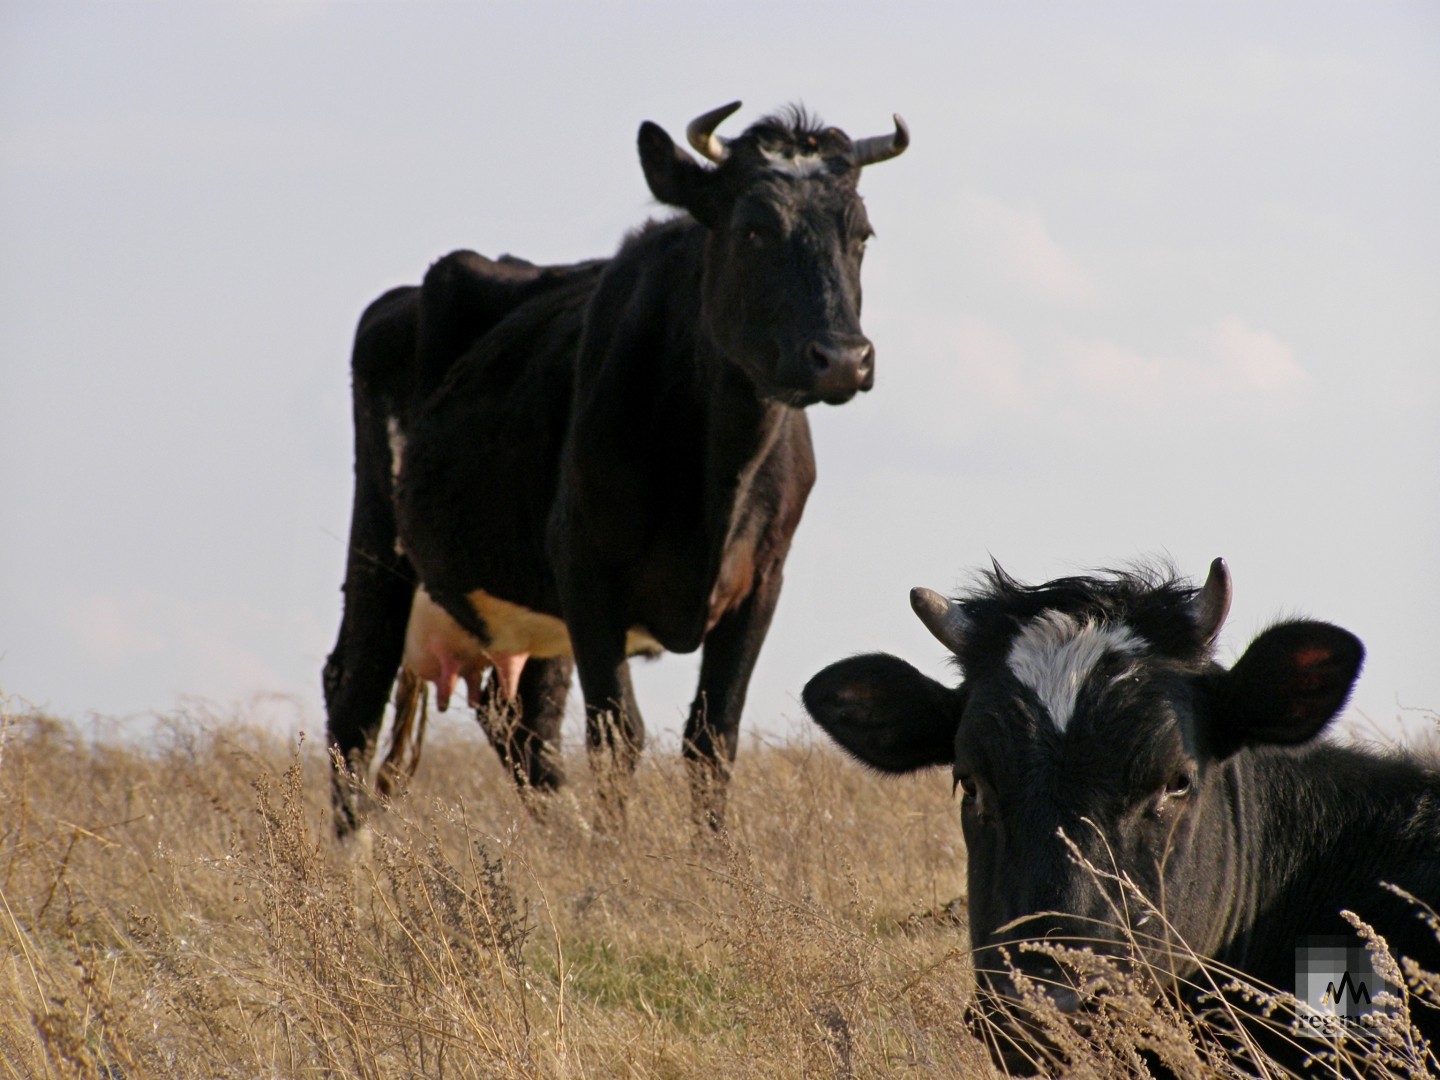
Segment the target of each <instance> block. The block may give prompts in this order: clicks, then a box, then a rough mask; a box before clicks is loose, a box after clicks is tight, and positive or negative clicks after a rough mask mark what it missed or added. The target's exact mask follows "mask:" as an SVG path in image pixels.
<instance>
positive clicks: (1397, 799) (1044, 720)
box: [804, 559, 1440, 1049]
mask: <svg viewBox="0 0 1440 1080" xmlns="http://www.w3.org/2000/svg"><path fill="white" fill-rule="evenodd" d="M911 603H912V605H913V606H914V608H915V611H916V613H917V614H918V615H919V616H920V618H921V619H922V620H923V621H924V623H925V625H926V626H927V627H928V628H929V629H930V630H931V631H932V632H933V633H934V634H935V636H936V637H938V638H939V639H940V641H941V642H942V643H943V644H944V645H945V646H946V648H948V649H950V650H951V651H952V652H953V653H954V655H955V661H956V663H957V664H958V666H959V669H960V671H961V672H962V674H963V681H962V682H961V683H960V685H959V686H957V687H954V688H951V687H948V686H945V685H942V684H941V683H939V682H936V681H935V680H933V679H931V678H929V677H928V676H926V675H923V674H921V673H920V672H919V671H917V670H916V669H915V668H913V667H911V666H910V665H909V664H907V663H905V662H904V661H902V660H900V659H897V658H896V657H894V656H889V655H883V654H873V655H868V656H857V657H854V658H852V659H849V660H842V661H840V662H839V663H836V664H833V665H831V666H830V667H828V668H826V669H825V670H824V671H822V672H820V673H819V674H818V675H816V676H815V677H814V678H813V679H811V680H810V682H809V684H808V685H807V686H806V687H805V690H804V701H805V706H806V708H807V709H808V710H809V711H810V714H811V715H812V716H813V717H814V718H815V719H816V721H818V722H819V724H820V725H821V726H822V727H823V728H824V729H825V730H826V731H827V732H828V733H829V734H830V735H831V737H832V738H834V739H835V741H836V742H838V743H839V744H840V745H841V746H842V747H844V748H845V749H846V750H847V751H849V752H850V753H851V754H853V755H854V756H855V757H857V758H859V759H860V760H861V761H862V762H864V763H866V764H868V765H871V766H873V767H874V768H877V769H880V770H882V771H885V772H897V773H903V772H909V771H912V770H915V769H920V768H923V767H926V766H938V765H944V766H949V767H950V769H951V770H952V771H953V774H954V778H955V784H956V786H957V787H958V788H959V789H960V790H961V792H962V793H963V794H962V801H961V810H960V817H961V823H962V826H963V829H964V833H965V843H966V848H967V851H968V866H967V872H968V879H969V913H970V936H971V943H972V946H973V948H974V951H975V966H976V970H977V972H979V973H980V983H981V988H982V991H988V993H989V995H991V1001H992V1004H993V1003H994V1002H995V1001H996V1000H998V1001H1000V1002H1001V1003H1002V1004H1004V1005H1005V1006H1007V1008H1005V1010H1004V1012H1005V1014H1008V1015H1009V1016H1011V1017H1013V1016H1014V1015H1015V1013H1016V1011H1017V1005H1016V1002H1017V999H1018V997H1019V996H1020V995H1019V994H1018V992H1017V989H1016V984H1015V981H1014V980H1013V978H1012V975H1011V973H1010V970H1009V968H1010V965H1011V964H1013V965H1014V966H1015V967H1016V968H1018V970H1020V971H1021V972H1023V973H1024V974H1026V975H1028V976H1031V977H1033V978H1034V979H1035V980H1036V981H1037V982H1038V983H1039V984H1041V985H1043V986H1045V987H1046V988H1047V991H1048V994H1049V997H1050V998H1051V1000H1052V1001H1053V1002H1054V1003H1055V1004H1056V1005H1058V1006H1059V1007H1060V1008H1061V1009H1062V1011H1067V1012H1069V1011H1075V1010H1078V1009H1081V1008H1082V1006H1083V1005H1084V1004H1085V1001H1086V998H1087V992H1086V987H1085V986H1084V985H1083V980H1082V979H1080V978H1079V977H1078V976H1077V975H1075V973H1074V972H1073V971H1071V970H1069V969H1067V968H1066V966H1065V965H1064V963H1063V962H1058V963H1057V961H1056V958H1055V956H1054V953H1053V950H1052V952H1051V954H1050V955H1046V954H1044V953H1036V952H1035V951H1033V949H1031V950H1021V949H1019V948H1018V947H1017V945H1016V943H1017V942H1020V941H1029V942H1032V943H1033V942H1035V941H1037V940H1040V939H1045V940H1046V941H1047V942H1049V943H1050V944H1051V945H1053V944H1055V943H1063V942H1065V941H1066V940H1069V941H1070V942H1072V943H1073V944H1075V945H1076V946H1077V947H1078V946H1079V945H1080V944H1082V943H1085V944H1097V943H1098V946H1099V951H1101V952H1110V953H1112V954H1114V955H1117V956H1124V955H1127V947H1126V943H1125V939H1126V938H1127V937H1130V936H1133V937H1135V938H1137V939H1138V940H1139V941H1140V942H1141V943H1142V944H1143V945H1144V947H1143V948H1142V950H1141V952H1142V954H1143V955H1144V958H1145V960H1147V961H1148V963H1149V964H1150V965H1153V967H1152V969H1151V970H1153V971H1156V972H1159V973H1161V975H1162V977H1163V978H1165V979H1166V980H1178V982H1179V983H1181V984H1184V983H1187V982H1188V983H1190V984H1191V985H1192V987H1204V986H1205V985H1206V978H1205V976H1204V975H1203V974H1202V973H1201V972H1200V971H1199V968H1198V965H1197V964H1196V963H1195V961H1194V956H1196V955H1198V956H1199V957H1205V958H1211V959H1212V960H1214V961H1218V962H1219V963H1220V964H1224V965H1229V966H1231V967H1233V968H1235V969H1238V970H1240V971H1243V972H1245V973H1248V974H1249V975H1250V976H1251V977H1253V978H1254V979H1256V980H1259V981H1261V982H1263V983H1265V984H1268V985H1270V986H1274V987H1278V988H1280V989H1283V990H1289V991H1293V990H1295V989H1296V970H1297V949H1302V948H1305V947H1307V946H1306V942H1307V940H1311V939H1321V938H1327V937H1333V938H1346V939H1348V940H1350V941H1351V942H1354V940H1355V935H1354V933H1353V931H1352V929H1351V927H1350V926H1349V924H1348V923H1347V922H1345V921H1344V920H1343V919H1342V918H1341V915H1340V912H1341V910H1342V909H1344V910H1349V911H1353V912H1355V913H1357V914H1358V915H1359V916H1360V917H1361V918H1363V919H1365V920H1367V921H1368V922H1370V923H1371V925H1373V926H1374V927H1375V928H1376V929H1378V930H1379V932H1380V933H1381V934H1382V935H1384V936H1385V937H1386V939H1387V940H1388V942H1389V944H1390V945H1391V947H1392V948H1393V949H1394V951H1395V952H1397V953H1399V954H1403V955H1407V956H1410V957H1413V958H1415V959H1417V960H1419V961H1421V962H1423V963H1425V964H1426V965H1428V968H1429V970H1431V971H1434V970H1437V968H1440V948H1437V941H1436V934H1435V933H1434V932H1433V931H1432V930H1431V929H1430V928H1428V927H1427V926H1426V925H1425V924H1424V923H1423V922H1422V921H1421V920H1420V919H1419V918H1418V917H1417V911H1416V909H1415V907H1414V905H1413V904H1411V903H1410V902H1409V901H1407V900H1405V899H1402V898H1401V897H1399V896H1397V895H1395V894H1394V893H1393V892H1391V891H1389V890H1387V889H1386V888H1385V887H1384V886H1382V884H1381V883H1382V882H1385V883H1390V884H1393V885H1396V886H1399V887H1401V888H1403V889H1405V890H1407V891H1409V892H1410V893H1411V894H1413V895H1414V896H1416V897H1418V898H1420V899H1421V900H1423V901H1425V902H1427V903H1429V904H1431V905H1435V904H1436V903H1437V901H1440V775H1437V773H1436V771H1435V768H1434V767H1433V764H1426V763H1423V762H1421V761H1419V760H1416V759H1414V758H1411V757H1407V756H1402V755H1398V754H1389V755H1385V754H1377V753H1372V752H1369V751H1366V750H1362V749H1358V748H1353V747H1346V746H1339V745H1334V744H1331V743H1328V742H1323V741H1317V736H1319V735H1320V733H1321V732H1322V731H1323V730H1324V729H1325V728H1326V726H1327V725H1328V724H1329V723H1330V721H1331V720H1332V718H1333V717H1334V716H1335V715H1336V713H1337V712H1339V710H1340V709H1341V708H1342V707H1343V705H1344V703H1345V701H1346V699H1347V697H1348V696H1349V693H1350V688H1351V685H1352V683H1353V682H1354V680H1355V678H1356V676H1357V675H1358V673H1359V670H1360V665H1361V661H1362V659H1363V656H1364V650H1363V648H1362V646H1361V644H1360V641H1359V640H1358V639H1357V638H1356V637H1355V636H1354V635H1352V634H1350V633H1349V632H1347V631H1345V630H1342V629H1340V628H1339V627H1336V626H1331V625H1328V624H1326V623H1321V622H1310V621H1292V622H1282V623H1280V624H1278V625H1275V626H1273V627H1271V628H1270V629H1268V630H1266V631H1265V632H1264V633H1262V634H1261V635H1260V636H1259V637H1257V638H1256V639H1255V640H1254V641H1253V642H1251V644H1250V646H1249V648H1248V649H1247V650H1246V652H1245V654H1244V656H1242V657H1241V658H1240V659H1239V660H1238V661H1237V662H1236V664H1235V665H1234V667H1232V668H1231V669H1229V670H1228V671H1227V670H1225V669H1223V668H1221V667H1220V666H1219V665H1217V664H1216V663H1215V661H1214V659H1213V657H1212V648H1213V643H1214V641H1215V638H1216V635H1217V634H1218V633H1219V630H1220V626H1221V623H1222V622H1223V620H1224V618H1225V615H1226V613H1227V611H1228V610H1229V605H1230V579H1229V574H1228V572H1227V570H1226V568H1225V564H1224V562H1223V561H1221V560H1219V559H1217V560H1215V562H1214V564H1213V565H1212V566H1211V569H1210V575H1209V578H1208V579H1207V581H1206V583H1205V585H1204V587H1203V588H1201V589H1193V588H1190V587H1187V586H1186V585H1185V584H1183V583H1182V582H1178V581H1176V580H1174V578H1173V575H1171V576H1169V577H1168V578H1166V577H1165V575H1162V574H1159V573H1156V572H1153V571H1152V572H1146V571H1139V572H1129V573H1120V574H1115V575H1112V576H1109V577H1105V578H1089V577H1077V578H1066V579H1062V580H1059V581H1053V582H1050V583H1049V584H1047V585H1042V586H1038V587H1028V586H1024V585H1021V584H1018V583H1017V582H1016V581H1014V580H1013V579H1012V578H1010V577H1009V576H1007V575H1006V574H1005V573H1004V572H1003V571H1001V570H1000V569H999V568H998V567H996V568H995V569H994V571H993V572H992V573H990V574H989V575H987V577H986V582H985V586H984V587H983V588H982V589H981V590H980V591H978V592H976V593H975V594H973V595H970V596H966V597H963V598H961V599H959V600H955V601H949V600H946V599H944V598H943V597H941V596H939V595H938V594H936V593H934V592H931V591H930V590H928V589H916V590H914V591H913V592H912V593H911ZM1062 834H1063V838H1062ZM1072 845H1073V846H1072ZM1082 859H1083V860H1084V861H1088V862H1089V863H1090V864H1091V865H1092V867H1094V868H1095V869H1097V870H1099V871H1100V874H1099V875H1097V874H1096V873H1093V872H1092V871H1091V870H1089V869H1087V868H1086V867H1084V866H1083V865H1082V863H1081V861H1080V860H1082ZM1111 873H1116V874H1119V875H1122V876H1125V877H1128V878H1129V879H1130V880H1131V881H1132V882H1133V883H1134V885H1135V886H1137V887H1138V890H1139V891H1140V892H1142V893H1143V894H1144V895H1145V896H1146V897H1148V898H1150V900H1151V901H1152V902H1153V903H1154V904H1156V905H1158V906H1159V908H1160V911H1159V912H1157V911H1156V910H1154V909H1151V910H1148V911H1146V910H1144V909H1143V907H1142V906H1137V905H1136V903H1135V895H1134V894H1133V893H1131V894H1129V895H1128V896H1122V895H1120V894H1119V891H1118V890H1117V888H1116V887H1115V885H1114V883H1113V882H1112V881H1107V879H1106V877H1105V875H1106V874H1111ZM1127 910H1128V911H1129V914H1130V916H1131V921H1130V923H1129V925H1128V926H1127V925H1125V920H1124V919H1123V918H1122V917H1121V916H1122V915H1123V914H1124V913H1125V912H1126V911H1127ZM1162 915H1163V917H1162ZM1180 941H1183V942H1184V943H1185V945H1186V946H1188V948H1189V949H1192V950H1194V953H1193V954H1191V953H1188V952H1187V951H1186V950H1185V949H1184V948H1182V947H1180V945H1179V942H1180ZM1212 988H1213V987H1212ZM1301 989H1302V992H1303V988H1301ZM1377 989H1378V988H1377ZM1416 1019H1417V1020H1418V1021H1419V1022H1420V1024H1421V1026H1422V1029H1423V1030H1426V1031H1428V1032H1429V1034H1430V1036H1431V1037H1432V1038H1433V1037H1434V1036H1436V1035H1437V1034H1440V1024H1437V1015H1436V1013H1435V1011H1434V1010H1432V1009H1427V1008H1423V1007H1421V1008H1419V1011H1418V1012H1417V1014H1416ZM1297 1041H1298V1042H1299V1043H1300V1044H1301V1045H1307V1044H1306V1041H1305V1040H1297ZM1308 1048H1309V1049H1319V1048H1320V1047H1319V1045H1317V1044H1315V1043H1314V1042H1310V1043H1309V1044H1308Z"/></svg>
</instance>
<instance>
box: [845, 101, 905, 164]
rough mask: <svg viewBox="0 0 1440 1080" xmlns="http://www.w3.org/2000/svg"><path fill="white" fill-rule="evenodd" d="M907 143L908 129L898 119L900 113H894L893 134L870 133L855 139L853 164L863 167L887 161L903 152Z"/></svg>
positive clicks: (903, 122)
mask: <svg viewBox="0 0 1440 1080" xmlns="http://www.w3.org/2000/svg"><path fill="white" fill-rule="evenodd" d="M909 145H910V129H909V128H908V127H906V126H905V121H904V120H901V119H900V114H899V113H895V133H894V134H893V135H871V136H870V137H869V138H866V139H856V140H855V165H856V167H857V168H861V169H863V168H864V167H865V166H866V165H874V164H876V163H878V162H881V161H889V160H890V159H891V158H893V157H899V156H900V155H901V154H903V153H904V152H905V148H906V147H907V146H909Z"/></svg>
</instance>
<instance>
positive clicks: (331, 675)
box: [324, 548, 423, 837]
mask: <svg viewBox="0 0 1440 1080" xmlns="http://www.w3.org/2000/svg"><path fill="white" fill-rule="evenodd" d="M402 562H403V560H402V559H400V558H398V557H396V556H393V555H392V556H391V558H390V559H389V560H384V561H382V560H380V559H374V558H369V557H367V556H366V555H365V553H364V552H363V551H360V550H357V549H354V548H352V549H351V553H350V565H349V567H348V571H347V573H346V575H345V614H344V616H343V618H342V619H341V622H340V636H339V639H338V640H337V641H336V643H335V650H334V651H333V652H332V653H331V654H330V657H329V659H328V660H327V661H326V663H325V672H324V684H325V712H326V716H327V721H326V733H327V738H328V739H329V744H330V746H331V748H332V749H333V750H334V751H335V753H336V760H335V762H334V766H333V769H332V772H331V776H330V796H331V805H332V807H333V808H334V814H335V833H336V835H337V836H342V837H343V836H346V835H348V834H349V833H350V832H352V831H353V830H354V829H355V828H356V827H357V826H358V825H359V824H360V821H361V818H362V817H363V808H362V806H361V805H360V793H359V791H358V790H357V788H356V785H355V781H354V779H353V778H359V779H362V780H363V779H364V778H365V776H366V775H367V773H368V771H369V768H370V758H371V755H372V754H373V753H374V751H375V741H376V736H377V735H378V734H379V731H380V724H381V721H382V720H383V719H384V716H385V703H386V701H387V699H388V698H389V696H390V687H391V685H392V684H393V683H394V682H395V673H396V671H398V670H399V668H400V657H401V654H402V653H403V651H404V648H405V621H406V619H407V618H408V617H409V615H410V602H411V600H412V598H413V597H414V593H415V588H414V586H413V585H412V584H411V582H410V580H409V578H408V577H407V576H406V574H405V570H406V569H408V568H405V567H403V566H401V565H400V564H401V563H402ZM422 689H423V688H422Z"/></svg>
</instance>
